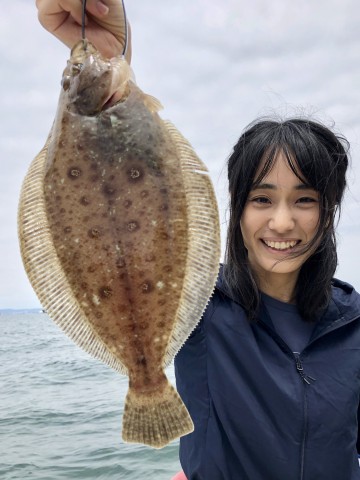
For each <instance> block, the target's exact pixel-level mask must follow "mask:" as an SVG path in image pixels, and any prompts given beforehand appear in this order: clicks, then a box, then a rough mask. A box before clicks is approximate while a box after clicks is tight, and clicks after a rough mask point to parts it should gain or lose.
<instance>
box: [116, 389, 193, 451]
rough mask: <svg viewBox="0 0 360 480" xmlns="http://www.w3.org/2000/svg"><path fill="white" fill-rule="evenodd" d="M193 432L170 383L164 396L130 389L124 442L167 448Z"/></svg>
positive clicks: (124, 416)
mask: <svg viewBox="0 0 360 480" xmlns="http://www.w3.org/2000/svg"><path fill="white" fill-rule="evenodd" d="M193 430H194V424H193V422H192V420H191V417H190V415H189V412H188V411H187V409H186V407H185V405H184V403H183V401H182V400H181V398H180V396H179V394H178V393H177V391H176V390H175V388H174V387H173V386H172V385H171V384H170V383H169V382H168V381H167V384H166V386H165V388H164V389H163V390H162V392H161V393H158V392H156V393H155V394H152V395H151V397H149V395H146V396H144V395H141V394H138V393H137V392H136V391H134V390H133V389H131V388H130V389H129V391H128V394H127V396H126V399H125V409H124V415H123V429H122V438H123V440H124V441H125V442H129V443H143V444H145V445H149V446H151V447H154V448H163V447H164V446H165V445H167V444H168V443H169V442H171V441H172V440H175V439H176V438H178V437H181V436H183V435H186V434H188V433H191V432H192V431H193Z"/></svg>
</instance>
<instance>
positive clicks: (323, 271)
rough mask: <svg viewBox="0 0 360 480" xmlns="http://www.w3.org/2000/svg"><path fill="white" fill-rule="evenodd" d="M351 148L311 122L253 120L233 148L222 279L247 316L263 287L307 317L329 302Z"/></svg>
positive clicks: (229, 175)
mask: <svg viewBox="0 0 360 480" xmlns="http://www.w3.org/2000/svg"><path fill="white" fill-rule="evenodd" d="M348 148H349V145H348V142H347V141H346V139H345V138H343V137H341V136H337V135H335V134H334V133H333V132H331V131H330V130H329V129H328V128H326V127H325V126H323V125H321V124H319V123H317V122H314V121H310V120H308V119H292V120H286V121H284V122H277V121H274V120H261V121H258V122H255V123H253V124H251V125H250V126H249V127H248V128H247V129H246V130H245V132H244V133H243V134H242V135H241V137H240V139H239V141H238V143H237V144H236V145H235V147H234V152H233V153H232V155H231V156H230V158H229V162H228V177H229V191H230V210H231V214H230V222H229V230H228V241H227V253H226V257H227V258H226V261H225V264H226V265H225V268H224V276H225V279H226V283H227V285H228V288H229V290H230V291H231V292H232V293H233V294H234V295H236V296H238V297H239V298H240V299H241V302H242V303H243V304H244V306H245V307H246V309H247V311H248V313H249V316H250V318H254V316H255V315H256V312H257V310H258V308H259V302H260V290H262V291H264V292H265V293H268V294H269V295H271V296H274V297H275V298H279V299H282V300H284V301H287V302H289V301H290V302H293V303H297V305H298V308H299V309H300V312H301V314H302V316H303V318H304V319H308V320H310V319H313V318H314V316H316V314H317V313H318V312H319V310H321V309H322V308H324V306H325V305H327V304H328V302H329V298H330V295H331V279H332V277H333V275H334V272H335V269H336V266H337V255H336V241H335V231H334V224H335V221H336V213H337V212H338V211H339V209H340V204H341V200H342V198H343V194H344V190H345V186H346V179H345V173H346V169H347V166H348V156H347V151H348ZM239 186H241V188H239ZM283 242H290V243H285V244H284V243H283ZM294 242H296V243H294ZM279 274H281V275H279ZM310 278H311V282H310V281H309V279H310ZM259 288H260V290H259ZM305 300H306V301H305Z"/></svg>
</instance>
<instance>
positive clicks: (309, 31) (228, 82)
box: [0, 0, 360, 309]
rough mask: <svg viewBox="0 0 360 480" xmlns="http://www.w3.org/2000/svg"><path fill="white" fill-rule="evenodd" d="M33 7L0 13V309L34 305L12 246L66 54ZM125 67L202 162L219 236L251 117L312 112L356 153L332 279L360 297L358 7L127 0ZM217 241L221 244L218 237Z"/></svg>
mask: <svg viewBox="0 0 360 480" xmlns="http://www.w3.org/2000/svg"><path fill="white" fill-rule="evenodd" d="M34 3H35V1H34V2H33V1H32V0H11V2H7V3H6V9H5V8H2V11H1V17H0V60H1V75H0V107H1V115H0V159H1V165H2V170H1V173H0V260H1V262H0V309H1V308H21V307H40V303H39V301H38V300H37V298H36V296H35V294H34V293H33V291H32V289H31V286H30V284H29V282H28V280H27V278H26V275H25V273H24V270H23V267H22V262H21V258H20V253H19V248H18V240H17V226H16V221H17V204H18V199H19V192H20V187H21V183H22V180H23V178H24V176H25V173H26V171H27V169H28V167H29V164H30V162H31V160H32V159H33V157H34V156H35V155H36V154H37V153H38V151H39V150H40V149H41V147H42V146H43V144H44V142H45V139H46V137H47V134H48V132H49V129H50V127H51V124H52V121H53V118H54V115H55V110H56V105H57V101H58V95H59V91H60V79H61V74H62V70H63V68H64V66H65V64H66V60H67V57H68V53H69V52H68V49H67V48H66V47H64V46H63V45H62V44H60V43H59V41H58V40H56V39H55V38H53V37H52V36H51V35H50V34H49V33H47V32H46V31H45V30H44V29H43V28H42V27H41V26H40V24H39V23H38V21H37V12H36V9H35V5H34ZM126 5H127V10H128V16H129V19H130V22H131V24H132V30H133V69H134V71H135V75H136V78H137V82H138V85H139V86H140V87H141V88H142V89H143V90H144V91H145V92H147V93H150V94H152V95H154V96H156V97H158V98H159V99H160V100H161V102H162V104H163V105H164V107H165V109H164V110H163V112H162V116H163V118H167V119H170V120H171V121H172V122H173V123H174V124H175V125H176V126H177V127H178V129H179V130H180V131H181V132H182V133H183V134H184V135H185V137H187V138H188V140H189V141H190V142H191V143H192V145H193V146H194V148H195V149H196V151H197V153H198V154H199V156H200V157H201V158H202V160H203V161H204V162H205V163H206V164H207V166H208V168H209V170H210V172H211V177H212V179H213V182H214V185H215V188H216V192H217V196H218V202H219V207H220V211H221V219H222V228H223V235H222V236H223V239H224V237H225V231H226V224H225V221H226V204H227V185H226V173H225V169H224V165H225V162H226V158H227V157H228V155H229V153H230V151H231V148H232V146H233V144H234V143H235V142H236V140H237V138H238V136H239V135H240V132H241V130H242V129H243V128H244V127H245V126H246V125H247V124H248V123H249V122H251V121H252V120H254V118H256V117H258V116H259V115H268V114H274V113H280V114H282V115H287V116H291V115H297V114H304V113H305V114H311V115H312V116H313V117H315V118H318V119H320V120H322V121H324V122H325V123H326V124H328V125H332V124H335V129H336V130H337V131H340V132H342V133H343V134H345V135H346V136H347V138H348V139H349V141H350V142H351V146H352V150H351V151H352V167H351V171H350V172H349V178H348V180H349V191H348V193H347V198H346V203H345V207H344V210H343V217H342V220H341V223H340V225H339V229H338V232H339V262H340V265H339V269H338V272H337V276H338V277H339V278H342V279H343V280H346V281H348V282H350V283H352V284H353V285H354V286H355V287H356V288H357V289H358V290H360V255H359V254H358V252H357V247H358V246H359V244H360V215H359V213H358V210H359V207H360V184H359V179H360V112H359V105H360V87H359V85H360V33H359V25H360V9H359V6H358V2H357V1H356V0H317V1H316V2H314V1H313V0H303V1H302V2H288V1H287V0H272V1H271V2H269V1H268V0H251V1H250V0H221V1H219V0H216V1H215V0H191V1H190V0H183V1H179V0H177V1H176V2H175V1H169V0H153V1H151V2H150V1H149V0H128V1H127V2H126ZM223 243H224V242H223Z"/></svg>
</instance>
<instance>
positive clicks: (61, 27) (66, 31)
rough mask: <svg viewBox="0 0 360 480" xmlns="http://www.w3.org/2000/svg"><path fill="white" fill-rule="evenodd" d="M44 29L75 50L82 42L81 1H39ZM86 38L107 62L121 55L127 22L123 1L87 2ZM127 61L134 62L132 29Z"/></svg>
mask: <svg viewBox="0 0 360 480" xmlns="http://www.w3.org/2000/svg"><path fill="white" fill-rule="evenodd" d="M36 6H37V9H38V17H39V21H40V23H41V25H42V26H43V27H44V28H45V29H46V30H48V31H49V32H50V33H52V34H53V35H55V36H56V37H57V38H58V39H59V40H61V41H62V42H63V43H65V45H67V46H68V47H70V48H72V47H73V46H74V45H75V44H76V43H77V42H78V41H79V40H80V39H81V15H82V0H36ZM86 12H87V15H86V24H85V35H86V38H87V39H88V40H89V41H90V42H91V43H93V44H94V45H95V47H96V48H97V49H98V50H99V51H100V52H101V53H102V54H103V55H104V56H105V57H107V58H111V57H115V56H117V55H121V54H122V53H123V49H124V43H125V21H124V12H123V8H122V2H121V0H101V1H100V0H87V2H86ZM126 58H127V60H128V62H130V59H131V34H130V28H129V35H128V47H127V53H126Z"/></svg>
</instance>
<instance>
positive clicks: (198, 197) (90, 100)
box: [18, 40, 220, 448]
mask: <svg viewBox="0 0 360 480" xmlns="http://www.w3.org/2000/svg"><path fill="white" fill-rule="evenodd" d="M115 93H116V95H117V101H116V103H113V102H112V101H111V98H113V95H114V94H115ZM160 108H161V105H160V103H159V101H158V100H156V99H155V98H154V97H151V96H149V95H146V94H145V93H143V92H142V91H141V90H140V89H139V88H138V87H137V85H136V83H135V81H134V79H133V75H132V72H131V69H130V66H129V65H128V63H127V62H126V60H125V59H124V57H116V58H113V59H110V60H109V59H105V58H103V57H102V56H101V55H100V53H99V52H98V51H97V50H96V49H95V47H94V46H93V45H91V44H90V43H88V42H87V41H86V40H83V41H80V42H79V43H78V44H76V45H75V46H74V48H73V49H72V51H71V57H70V59H69V61H68V63H67V66H66V68H65V70H64V74H63V78H62V89H61V93H60V98H59V104H58V109H57V113H56V116H55V120H54V123H53V126H52V128H51V131H50V134H49V137H48V139H47V142H46V144H45V147H44V148H43V149H42V150H41V152H40V153H39V154H38V156H37V157H36V158H35V159H34V161H33V162H32V164H31V166H30V169H29V171H28V173H27V175H26V177H25V180H24V183H23V188H22V192H21V197H20V205H19V218H18V223H19V239H20V247H21V254H22V258H23V263H24V266H25V269H26V272H27V275H28V277H29V280H30V282H31V284H32V286H33V288H34V290H35V292H36V294H37V296H38V297H39V299H40V302H41V303H42V305H43V307H44V309H45V310H46V312H47V313H48V314H49V316H50V317H51V318H52V319H53V320H54V321H55V322H56V324H57V325H59V326H60V327H61V328H62V329H63V331H64V332H65V333H66V334H67V335H68V336H69V337H70V338H71V339H72V340H73V341H74V342H75V343H76V344H78V345H79V346H80V347H82V348H83V349H84V350H86V351H87V352H88V353H90V354H91V355H93V356H94V357H96V358H98V359H100V360H101V361H103V362H105V363H106V364H108V365H109V366H110V367H112V368H114V369H115V370H117V371H119V372H120V373H122V374H125V375H128V377H129V390H128V393H127V396H126V399H125V408H124V415H123V429H122V436H123V439H124V441H126V442H136V443H143V444H146V445H150V446H152V447H155V448H161V447H163V446H165V445H166V444H168V443H169V442H170V441H171V440H173V439H175V438H177V437H179V436H182V435H185V434H187V433H189V432H191V431H192V430H193V423H192V420H191V418H190V416H189V413H188V411H187V409H186V408H185V406H184V404H183V402H182V400H181V398H180V397H179V395H178V393H177V392H176V390H175V389H174V387H173V386H172V385H171V384H170V383H169V381H168V379H167V378H166V375H165V373H164V368H165V367H166V366H168V365H169V364H170V362H171V360H172V359H173V357H174V356H175V355H176V353H177V352H178V350H179V349H180V348H181V346H182V345H183V343H184V342H185V340H186V339H187V337H188V336H189V335H190V333H191V331H192V330H193V329H194V327H195V326H196V324H197V322H198V321H199V319H200V318H201V315H202V312H203V310H204V308H205V307H206V304H207V302H208V298H209V297H210V295H211V293H212V291H213V288H214V284H215V281H216V277H217V273H218V268H219V256H220V235H219V220H218V211H217V204H216V199H215V195H214V191H213V187H212V184H211V181H210V178H209V175H208V171H207V169H206V167H205V166H204V164H203V163H202V162H201V161H200V160H199V158H198V157H197V155H196V154H195V153H194V150H193V149H192V147H191V146H190V144H189V143H188V142H187V141H186V140H185V139H184V138H183V136H182V135H181V134H180V133H179V132H178V131H177V129H176V128H175V127H174V126H173V125H172V124H171V123H169V122H167V121H164V120H162V119H161V117H160V116H159V114H158V110H159V109H160Z"/></svg>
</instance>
